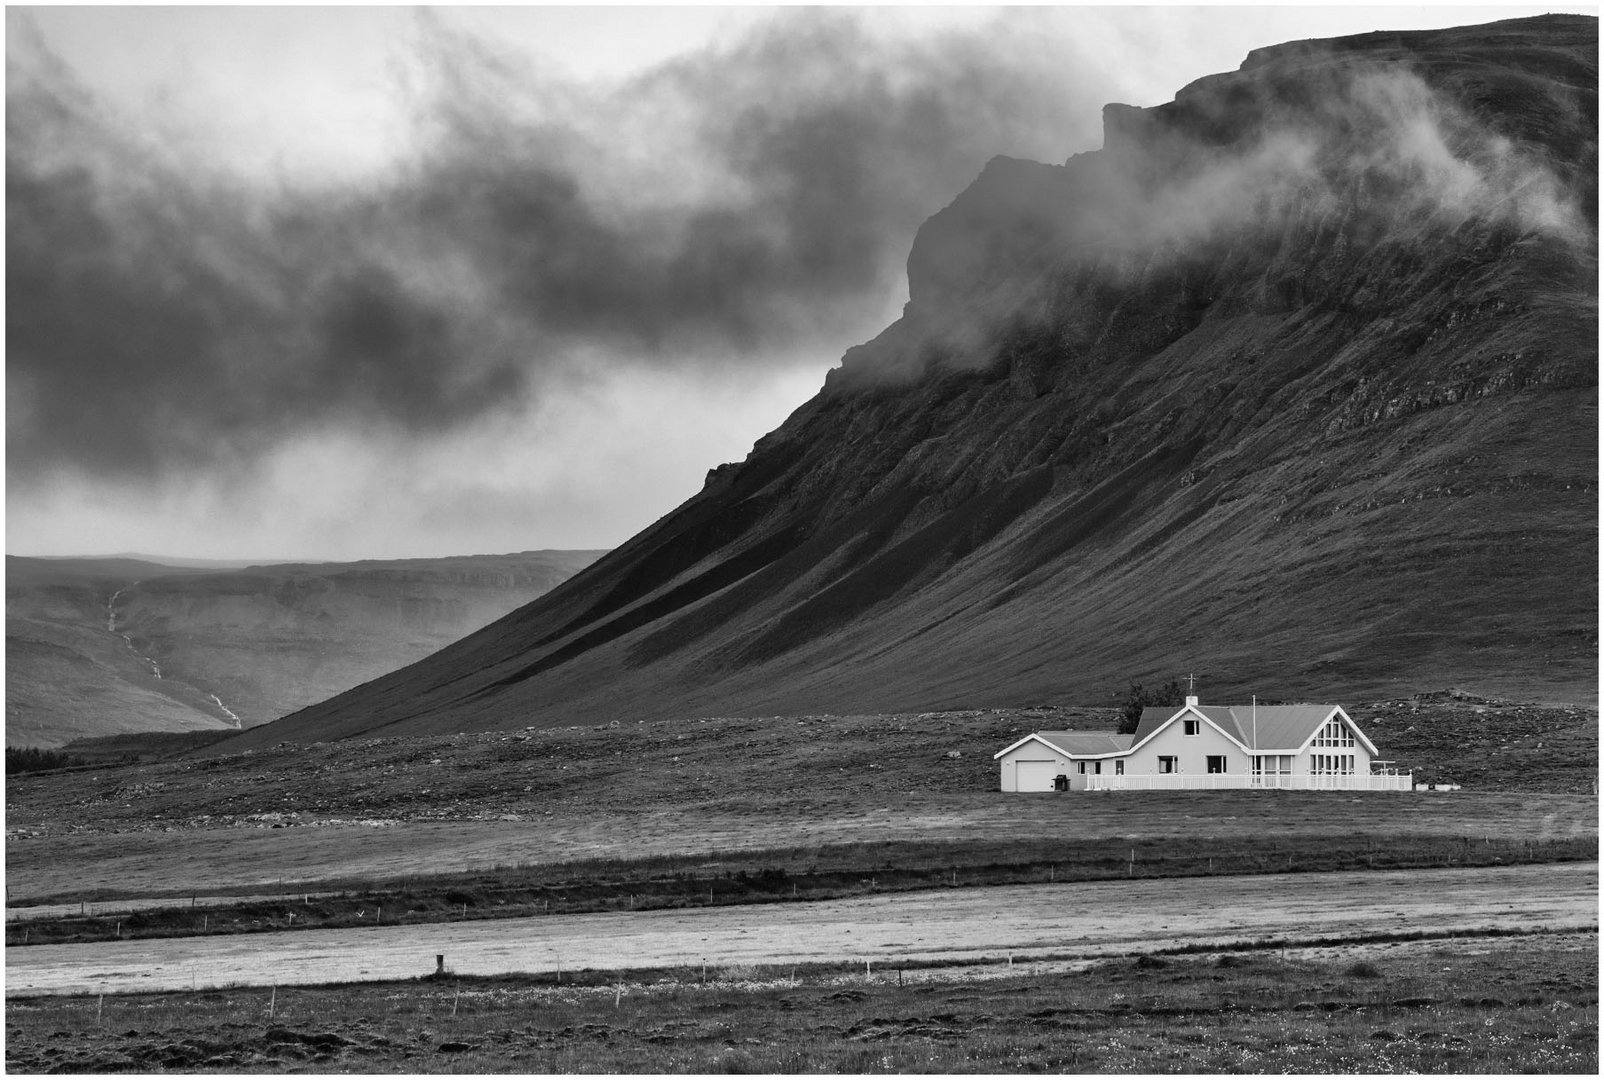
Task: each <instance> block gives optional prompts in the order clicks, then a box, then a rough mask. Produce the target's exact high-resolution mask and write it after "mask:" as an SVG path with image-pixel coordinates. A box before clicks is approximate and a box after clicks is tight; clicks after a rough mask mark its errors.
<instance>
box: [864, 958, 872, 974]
mask: <svg viewBox="0 0 1604 1080" xmlns="http://www.w3.org/2000/svg"><path fill="white" fill-rule="evenodd" d="M863 973H864V975H873V974H874V961H872V960H865V961H864V962H863Z"/></svg>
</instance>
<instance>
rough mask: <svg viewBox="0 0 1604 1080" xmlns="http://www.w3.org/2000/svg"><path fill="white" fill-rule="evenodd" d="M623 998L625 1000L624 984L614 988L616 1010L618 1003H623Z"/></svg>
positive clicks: (614, 1006)
mask: <svg viewBox="0 0 1604 1080" xmlns="http://www.w3.org/2000/svg"><path fill="white" fill-rule="evenodd" d="M623 998H624V984H623V983H619V984H618V985H617V986H615V987H613V1008H615V1009H616V1008H618V1003H619V1002H620V1001H622V1000H623Z"/></svg>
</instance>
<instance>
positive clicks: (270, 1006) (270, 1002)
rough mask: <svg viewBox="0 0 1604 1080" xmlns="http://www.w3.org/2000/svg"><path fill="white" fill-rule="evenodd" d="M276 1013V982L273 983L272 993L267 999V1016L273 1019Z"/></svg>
mask: <svg viewBox="0 0 1604 1080" xmlns="http://www.w3.org/2000/svg"><path fill="white" fill-rule="evenodd" d="M277 1014H278V984H276V983H275V984H274V985H273V994H272V996H271V997H269V998H268V999H267V1018H268V1019H269V1020H271V1019H273V1017H274V1016H276V1015H277Z"/></svg>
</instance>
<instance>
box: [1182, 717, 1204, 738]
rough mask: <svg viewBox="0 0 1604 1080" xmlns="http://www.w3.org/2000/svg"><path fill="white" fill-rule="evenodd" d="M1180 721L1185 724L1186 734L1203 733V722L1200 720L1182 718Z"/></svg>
mask: <svg viewBox="0 0 1604 1080" xmlns="http://www.w3.org/2000/svg"><path fill="white" fill-rule="evenodd" d="M1181 723H1183V724H1185V725H1186V734H1188V735H1200V734H1202V733H1203V724H1202V723H1201V722H1200V721H1197V720H1183V721H1181Z"/></svg>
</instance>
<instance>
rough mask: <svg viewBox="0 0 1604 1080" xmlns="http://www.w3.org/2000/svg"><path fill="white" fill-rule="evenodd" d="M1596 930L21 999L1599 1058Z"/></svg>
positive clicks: (897, 1047) (1044, 1054)
mask: <svg viewBox="0 0 1604 1080" xmlns="http://www.w3.org/2000/svg"><path fill="white" fill-rule="evenodd" d="M1597 956H1598V936H1597V933H1596V931H1595V932H1592V933H1563V934H1533V935H1527V936H1522V937H1518V938H1502V939H1480V940H1477V939H1469V940H1454V941H1427V942H1401V943H1392V944H1371V945H1359V946H1349V947H1340V948H1316V949H1289V950H1274V949H1243V950H1236V951H1223V952H1214V953H1204V954H1197V955H1176V954H1173V953H1172V954H1170V955H1155V954H1142V955H1137V956H1127V957H1121V958H1115V959H1109V960H1104V961H1097V962H1093V963H1090V964H1087V965H1084V966H1079V967H1075V968H1073V969H1068V970H1066V969H1064V968H1061V967H1060V968H1053V967H1050V966H1047V967H1036V968H1029V969H1027V968H1026V966H1025V965H1018V966H1004V965H1000V964H996V963H992V964H990V965H987V966H984V967H976V966H971V967H961V966H960V967H949V968H941V969H912V970H892V969H890V968H885V969H877V970H875V971H874V972H872V973H870V974H865V973H864V972H863V971H862V969H861V968H843V967H841V966H839V965H813V966H805V967H802V968H793V969H777V968H761V967H734V968H729V967H724V968H715V969H712V970H708V969H702V970H697V969H683V968H682V969H675V970H668V971H655V972H635V973H617V972H613V973H600V972H598V973H589V972H578V973H575V972H569V973H566V974H565V975H563V976H561V978H562V980H563V981H562V983H561V985H558V984H557V981H556V977H555V976H552V975H547V976H544V977H540V978H499V979H476V978H463V977H455V976H447V977H444V978H426V979H418V980H412V981H408V982H400V983H378V984H366V985H350V986H323V987H295V988H286V987H279V988H276V989H265V988H258V989H250V990H243V989H240V990H230V989H224V990H216V991H201V992H198V993H190V992H178V993H165V994H133V995H117V996H108V997H105V998H100V997H96V996H85V997H75V998H67V997H55V998H31V999H30V998H21V999H13V1000H11V1001H10V1002H9V1003H8V1008H7V1015H6V1068H7V1070H8V1071H12V1072H47V1071H60V1072H119V1071H140V1072H155V1071H172V1072H259V1073H277V1072H286V1071H295V1072H319V1073H321V1072H348V1071H358V1072H368V1073H376V1072H377V1073H382V1072H450V1073H464V1072H523V1073H547V1072H552V1073H555V1072H598V1073H602V1072H607V1073H618V1072H623V1073H642V1072H669V1073H711V1072H757V1073H794V1072H826V1073H880V1072H888V1073H889V1072H922V1073H929V1072H974V1073H1017V1072H1082V1073H1085V1072H1112V1073H1163V1072H1295V1073H1405V1072H1435V1073H1461V1074H1462V1073H1489V1074H1497V1073H1511V1072H1542V1073H1575V1074H1584V1075H1593V1074H1596V1073H1597V1070H1598V1008H1597V1006H1598V964H1597Z"/></svg>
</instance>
